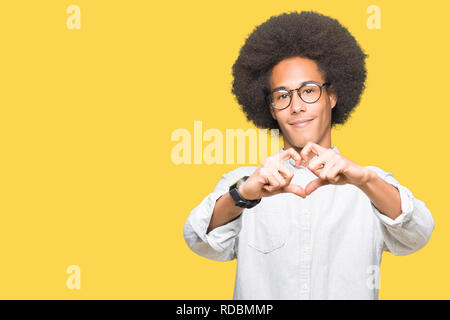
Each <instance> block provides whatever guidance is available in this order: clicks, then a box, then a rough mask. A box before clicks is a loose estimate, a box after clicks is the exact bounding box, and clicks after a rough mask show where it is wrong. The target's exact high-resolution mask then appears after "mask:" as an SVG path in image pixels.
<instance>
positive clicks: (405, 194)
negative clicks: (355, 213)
mask: <svg viewBox="0 0 450 320" xmlns="http://www.w3.org/2000/svg"><path fill="white" fill-rule="evenodd" d="M387 178H389V177H387ZM387 178H385V179H384V180H385V181H386V182H388V183H389V184H391V185H393V186H394V187H395V188H397V190H398V191H399V193H400V202H401V209H402V212H401V214H400V215H399V216H398V217H397V218H395V219H391V218H389V217H388V216H387V215H385V214H383V213H381V212H380V211H379V210H378V209H377V208H376V207H375V205H374V204H373V203H372V202H370V203H371V205H372V209H373V211H374V212H375V214H376V216H377V217H378V218H379V219H380V220H381V222H382V223H383V224H384V225H385V226H387V227H391V228H401V227H402V226H403V224H404V223H406V222H408V221H409V220H411V216H412V213H413V211H414V196H413V194H412V193H411V191H410V190H409V189H408V188H406V187H404V186H402V185H400V184H399V183H398V182H397V181H389V180H388V179H387Z"/></svg>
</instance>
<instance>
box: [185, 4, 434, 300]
mask: <svg viewBox="0 0 450 320" xmlns="http://www.w3.org/2000/svg"><path fill="white" fill-rule="evenodd" d="M365 58H366V55H365V54H364V53H363V52H362V50H361V48H360V47H359V45H358V44H357V42H356V41H355V39H354V38H353V37H352V36H351V34H350V33H349V32H348V31H347V29H345V28H344V27H343V26H342V25H340V24H339V22H338V21H336V20H334V19H332V18H329V17H326V16H323V15H321V14H318V13H314V12H302V13H295V12H294V13H289V14H282V15H280V16H276V17H272V18H270V19H269V20H268V21H266V22H265V23H263V24H262V25H260V26H258V27H257V28H256V29H255V30H254V31H253V33H252V34H251V35H250V36H249V38H248V39H247V40H246V43H245V45H244V46H243V47H242V49H241V52H240V55H239V57H238V59H237V61H236V63H235V64H234V66H233V76H234V82H233V93H234V94H235V95H236V97H237V100H238V102H239V103H240V104H241V105H242V106H243V111H244V112H245V113H246V115H247V117H248V119H249V120H251V121H253V122H254V123H255V125H256V126H258V127H260V128H269V129H274V128H276V129H280V131H281V134H282V137H283V141H284V148H283V149H281V150H280V151H279V152H278V154H276V155H274V156H271V157H269V158H267V159H266V160H265V161H264V162H263V163H262V164H261V165H260V166H259V167H241V168H237V169H235V170H233V171H231V172H229V173H227V174H224V175H223V177H222V179H221V180H220V181H219V183H218V184H217V185H216V187H215V189H214V191H213V192H212V193H211V194H209V195H208V196H207V197H206V198H205V199H204V200H203V201H202V202H201V203H200V204H199V205H198V206H197V207H196V208H195V209H194V210H192V212H191V214H190V215H189V217H188V219H187V221H186V224H185V227H184V237H185V240H186V242H187V244H188V246H189V247H190V248H191V249H192V250H193V251H194V252H196V253H198V254H199V255H201V256H204V257H207V258H210V259H214V260H219V261H226V260H232V259H234V258H237V273H236V283H235V291H234V298H235V299H377V298H378V289H377V288H378V286H377V283H374V281H372V280H373V279H372V278H373V276H374V272H376V271H377V270H378V268H379V265H380V262H381V256H382V251H383V250H386V251H390V252H392V253H393V254H394V255H406V254H410V253H412V252H414V251H416V250H418V249H420V248H422V247H423V246H424V245H425V244H426V243H427V242H428V240H429V238H430V235H431V233H432V230H433V228H434V221H433V218H432V216H431V213H430V212H429V210H428V209H427V207H426V206H425V204H424V203H423V202H422V201H420V200H418V199H416V198H415V197H414V196H413V195H412V193H411V192H410V190H408V189H407V188H406V187H404V186H402V185H400V183H399V182H398V181H397V180H396V179H395V178H394V177H393V175H392V174H391V173H388V172H385V171H383V170H382V169H380V168H377V167H374V166H366V167H363V166H360V165H358V164H357V163H355V162H353V161H351V160H350V159H348V158H346V157H345V156H343V155H342V154H340V152H339V150H338V149H337V147H335V146H334V147H331V128H332V126H333V125H336V124H343V123H344V122H345V120H346V119H347V118H348V116H349V115H350V113H351V111H352V110H353V109H354V107H355V106H356V105H357V104H358V103H359V99H360V96H361V93H362V91H363V89H364V81H365V78H366V70H365V63H364V59H365ZM375 276H376V275H375ZM371 277H372V278H371ZM375 282H376V281H375Z"/></svg>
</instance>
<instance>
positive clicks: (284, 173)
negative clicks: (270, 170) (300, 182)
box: [278, 165, 294, 184]
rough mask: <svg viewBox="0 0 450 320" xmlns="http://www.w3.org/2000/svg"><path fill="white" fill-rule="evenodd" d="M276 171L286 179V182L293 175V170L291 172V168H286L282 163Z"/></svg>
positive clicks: (289, 181)
mask: <svg viewBox="0 0 450 320" xmlns="http://www.w3.org/2000/svg"><path fill="white" fill-rule="evenodd" d="M278 172H280V174H281V175H282V176H283V178H284V179H285V180H286V184H289V183H291V180H292V178H293V177H294V172H292V170H290V169H288V168H286V167H285V166H284V165H281V166H280V168H279V169H278Z"/></svg>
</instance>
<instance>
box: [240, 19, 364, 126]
mask: <svg viewBox="0 0 450 320" xmlns="http://www.w3.org/2000/svg"><path fill="white" fill-rule="evenodd" d="M293 56H299V57H303V58H308V59H311V60H314V61H315V62H316V64H317V65H318V67H319V70H320V71H321V73H322V75H323V77H324V79H325V81H327V82H329V83H331V85H332V87H333V88H334V89H335V91H336V93H337V96H338V99H337V103H336V106H335V107H334V108H333V109H332V116H331V126H332V127H333V126H334V125H336V124H344V123H345V121H346V120H347V119H348V117H349V116H350V113H351V111H352V110H353V109H354V108H355V107H356V105H357V104H358V103H359V101H360V97H361V94H362V92H363V90H364V88H365V86H364V82H365V79H366V68H365V58H366V57H367V55H366V54H365V53H364V52H363V51H362V49H361V48H360V46H359V45H358V43H357V42H356V40H355V38H354V37H353V36H352V35H351V34H350V32H349V31H348V30H347V29H346V28H345V27H344V26H342V25H341V24H340V23H339V22H338V21H337V20H336V19H333V18H330V17H327V16H325V15H322V14H320V13H317V12H313V11H303V12H301V13H298V12H291V13H283V14H281V15H278V16H272V17H271V18H269V19H268V20H267V21H265V22H264V23H262V24H261V25H259V26H257V27H256V28H255V29H254V30H253V32H252V33H251V34H250V35H249V36H248V38H247V40H246V41H245V43H244V45H243V46H242V48H241V49H240V52H239V56H238V58H237V60H236V62H235V63H234V65H233V67H232V71H233V84H232V93H233V94H234V95H235V96H236V99H237V102H238V103H239V104H240V105H241V106H242V110H243V111H244V113H245V115H246V117H247V119H248V120H250V121H252V122H253V123H254V124H255V125H256V126H257V127H258V128H266V129H280V128H279V126H278V122H277V121H276V120H274V119H273V118H272V116H271V114H270V111H269V108H268V100H267V99H266V97H267V95H268V94H269V90H270V86H269V83H270V82H269V81H270V75H271V72H272V69H273V67H274V66H275V65H276V64H277V63H279V62H280V61H281V60H284V59H286V58H290V57H293Z"/></svg>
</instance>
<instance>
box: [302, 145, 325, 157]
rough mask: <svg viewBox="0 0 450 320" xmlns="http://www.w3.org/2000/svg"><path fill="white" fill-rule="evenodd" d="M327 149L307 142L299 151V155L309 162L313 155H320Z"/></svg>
mask: <svg viewBox="0 0 450 320" xmlns="http://www.w3.org/2000/svg"><path fill="white" fill-rule="evenodd" d="M326 150H327V149H326V148H324V147H322V146H320V145H318V144H317V143H314V142H308V143H307V144H306V145H305V147H304V148H303V149H302V151H300V157H301V158H302V159H303V160H304V161H305V162H309V161H310V160H311V159H312V158H313V157H314V156H320V155H321V154H322V153H324V152H325V151H326Z"/></svg>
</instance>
